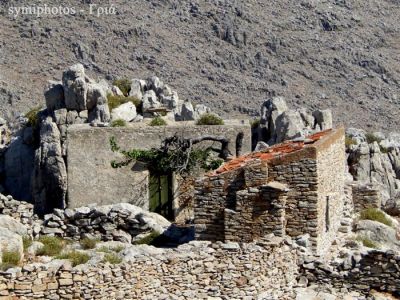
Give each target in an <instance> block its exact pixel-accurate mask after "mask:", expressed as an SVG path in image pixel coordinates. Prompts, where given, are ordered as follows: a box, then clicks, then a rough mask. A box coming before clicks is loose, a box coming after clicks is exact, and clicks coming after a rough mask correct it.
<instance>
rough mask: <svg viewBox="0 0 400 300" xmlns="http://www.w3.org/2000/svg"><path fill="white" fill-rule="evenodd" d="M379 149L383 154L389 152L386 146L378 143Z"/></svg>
mask: <svg viewBox="0 0 400 300" xmlns="http://www.w3.org/2000/svg"><path fill="white" fill-rule="evenodd" d="M379 149H380V150H381V153H384V154H386V153H388V152H389V149H388V148H386V147H383V146H381V145H379Z"/></svg>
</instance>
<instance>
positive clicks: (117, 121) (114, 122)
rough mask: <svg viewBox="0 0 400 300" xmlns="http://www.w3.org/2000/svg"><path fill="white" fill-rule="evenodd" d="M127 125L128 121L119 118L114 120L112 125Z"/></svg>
mask: <svg viewBox="0 0 400 300" xmlns="http://www.w3.org/2000/svg"><path fill="white" fill-rule="evenodd" d="M125 126H126V121H125V120H122V119H117V120H114V121H112V123H111V127H125Z"/></svg>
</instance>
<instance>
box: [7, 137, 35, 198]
mask: <svg viewBox="0 0 400 300" xmlns="http://www.w3.org/2000/svg"><path fill="white" fill-rule="evenodd" d="M34 157H35V151H34V149H33V148H32V147H31V146H30V145H27V144H25V143H24V140H23V138H22V136H17V137H16V138H14V139H13V140H12V141H11V143H10V145H9V146H8V148H7V151H6V152H5V156H4V175H5V181H4V187H5V188H6V190H7V191H8V193H10V194H11V195H13V196H14V198H17V199H20V200H24V201H31V199H32V196H31V176H32V172H33V167H34Z"/></svg>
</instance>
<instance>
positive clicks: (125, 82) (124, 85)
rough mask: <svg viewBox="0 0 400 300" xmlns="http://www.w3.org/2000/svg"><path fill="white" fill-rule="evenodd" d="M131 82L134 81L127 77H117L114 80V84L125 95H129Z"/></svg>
mask: <svg viewBox="0 0 400 300" xmlns="http://www.w3.org/2000/svg"><path fill="white" fill-rule="evenodd" d="M131 84H132V81H130V80H129V79H127V78H121V79H117V80H115V81H114V82H113V85H115V86H117V87H119V89H120V90H121V92H122V93H123V94H124V95H125V96H128V95H129V91H130V90H131Z"/></svg>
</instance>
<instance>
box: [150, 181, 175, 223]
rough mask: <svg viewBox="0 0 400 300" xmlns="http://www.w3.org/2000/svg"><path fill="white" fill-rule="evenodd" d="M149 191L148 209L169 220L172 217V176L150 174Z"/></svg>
mask: <svg viewBox="0 0 400 300" xmlns="http://www.w3.org/2000/svg"><path fill="white" fill-rule="evenodd" d="M149 192H150V195H149V196H150V203H149V210H150V211H152V212H156V213H158V214H160V215H162V216H164V217H165V218H167V219H169V220H171V219H172V218H173V213H172V176H171V175H160V176H159V175H150V182H149Z"/></svg>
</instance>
